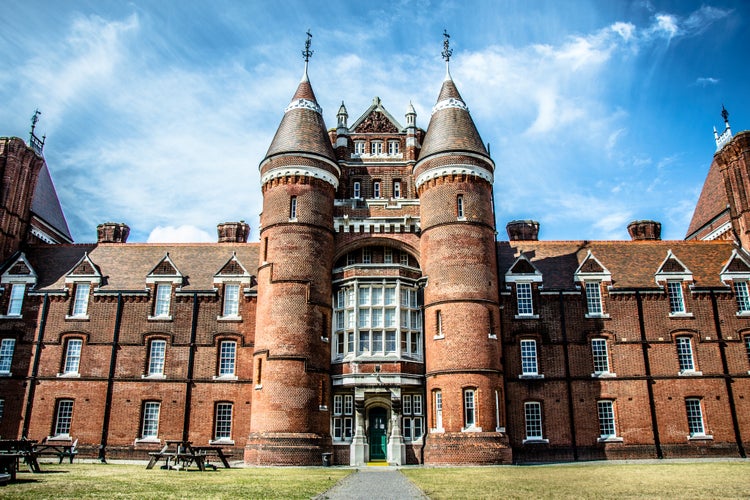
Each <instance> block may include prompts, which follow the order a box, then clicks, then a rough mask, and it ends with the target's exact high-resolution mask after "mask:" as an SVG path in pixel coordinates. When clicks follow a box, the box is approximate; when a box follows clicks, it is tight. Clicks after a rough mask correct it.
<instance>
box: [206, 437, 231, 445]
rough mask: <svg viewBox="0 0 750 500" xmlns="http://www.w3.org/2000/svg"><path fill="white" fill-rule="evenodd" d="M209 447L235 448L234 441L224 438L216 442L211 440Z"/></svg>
mask: <svg viewBox="0 0 750 500" xmlns="http://www.w3.org/2000/svg"><path fill="white" fill-rule="evenodd" d="M208 445H209V446H234V439H227V438H222V439H217V440H215V441H214V440H212V439H209V440H208Z"/></svg>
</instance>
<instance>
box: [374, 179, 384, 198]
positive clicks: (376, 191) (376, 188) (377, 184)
mask: <svg viewBox="0 0 750 500" xmlns="http://www.w3.org/2000/svg"><path fill="white" fill-rule="evenodd" d="M382 196H383V193H382V192H381V189H380V181H374V182H373V183H372V197H373V198H375V199H380V198H382Z"/></svg>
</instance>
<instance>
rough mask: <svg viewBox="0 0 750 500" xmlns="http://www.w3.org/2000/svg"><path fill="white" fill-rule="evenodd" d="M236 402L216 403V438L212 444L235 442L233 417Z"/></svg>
mask: <svg viewBox="0 0 750 500" xmlns="http://www.w3.org/2000/svg"><path fill="white" fill-rule="evenodd" d="M233 416H234V404H233V403H231V402H229V401H221V402H218V403H216V406H215V407H214V438H213V440H212V441H210V444H214V443H223V444H234V440H233V439H232V418H233Z"/></svg>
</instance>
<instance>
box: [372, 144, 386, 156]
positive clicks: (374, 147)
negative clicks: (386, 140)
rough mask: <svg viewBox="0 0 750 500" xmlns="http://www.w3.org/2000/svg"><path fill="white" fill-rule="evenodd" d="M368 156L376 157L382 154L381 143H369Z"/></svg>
mask: <svg viewBox="0 0 750 500" xmlns="http://www.w3.org/2000/svg"><path fill="white" fill-rule="evenodd" d="M370 154H371V155H372V156H378V155H382V154H383V141H370Z"/></svg>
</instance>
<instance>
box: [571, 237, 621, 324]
mask: <svg viewBox="0 0 750 500" xmlns="http://www.w3.org/2000/svg"><path fill="white" fill-rule="evenodd" d="M573 280H574V281H575V283H576V285H579V286H580V287H581V288H583V290H584V292H585V300H586V317H587V318H607V317H609V315H608V314H606V313H605V310H604V300H603V295H604V289H603V287H604V286H606V284H607V283H612V273H610V272H609V270H607V268H606V267H604V265H603V264H602V263H601V262H600V261H599V259H597V258H596V257H594V254H593V253H591V250H589V251H588V253H587V254H586V257H585V258H584V259H583V262H581V265H580V266H578V269H576V272H575V273H574V274H573Z"/></svg>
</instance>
